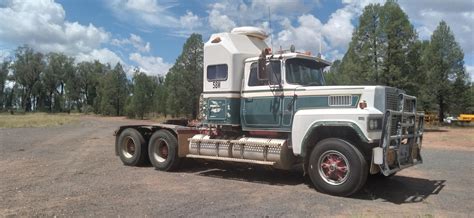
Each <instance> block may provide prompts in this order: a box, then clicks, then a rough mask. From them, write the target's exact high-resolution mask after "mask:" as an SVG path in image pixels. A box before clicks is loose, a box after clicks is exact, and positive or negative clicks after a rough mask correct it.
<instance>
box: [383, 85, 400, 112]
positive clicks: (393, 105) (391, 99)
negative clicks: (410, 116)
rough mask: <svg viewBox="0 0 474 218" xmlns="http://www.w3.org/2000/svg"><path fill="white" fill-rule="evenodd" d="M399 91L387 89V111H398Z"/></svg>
mask: <svg viewBox="0 0 474 218" xmlns="http://www.w3.org/2000/svg"><path fill="white" fill-rule="evenodd" d="M398 101H399V100H398V91H397V89H395V88H389V87H387V88H386V89H385V109H386V110H395V111H398V110H399V108H398Z"/></svg>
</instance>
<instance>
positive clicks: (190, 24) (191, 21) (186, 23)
mask: <svg viewBox="0 0 474 218" xmlns="http://www.w3.org/2000/svg"><path fill="white" fill-rule="evenodd" d="M179 21H180V23H181V26H182V27H183V28H185V29H190V30H192V29H196V28H198V27H201V26H202V21H201V19H200V18H199V17H198V16H197V15H195V14H193V12H191V11H186V14H185V15H183V16H181V17H180V18H179Z"/></svg>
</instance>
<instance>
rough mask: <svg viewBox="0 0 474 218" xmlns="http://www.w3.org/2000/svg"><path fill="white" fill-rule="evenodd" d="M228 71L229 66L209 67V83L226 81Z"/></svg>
mask: <svg viewBox="0 0 474 218" xmlns="http://www.w3.org/2000/svg"><path fill="white" fill-rule="evenodd" d="M227 70H228V69H227V64H218V65H209V66H207V81H226V80H227V75H228V72H227Z"/></svg>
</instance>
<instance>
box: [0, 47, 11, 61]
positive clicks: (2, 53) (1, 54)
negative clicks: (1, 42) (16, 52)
mask: <svg viewBox="0 0 474 218" xmlns="http://www.w3.org/2000/svg"><path fill="white" fill-rule="evenodd" d="M8 57H10V51H8V50H2V49H0V62H3V61H4V60H5V59H6V58H8Z"/></svg>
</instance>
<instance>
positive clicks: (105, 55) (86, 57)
mask: <svg viewBox="0 0 474 218" xmlns="http://www.w3.org/2000/svg"><path fill="white" fill-rule="evenodd" d="M94 60H98V61H100V62H101V63H109V64H110V65H112V66H115V64H117V63H119V62H120V63H121V64H122V65H125V62H124V61H123V60H122V59H121V58H120V57H119V56H118V55H117V54H115V53H114V52H113V51H111V50H109V49H107V48H102V49H94V50H92V51H91V52H88V53H79V54H77V55H76V62H82V61H94Z"/></svg>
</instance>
